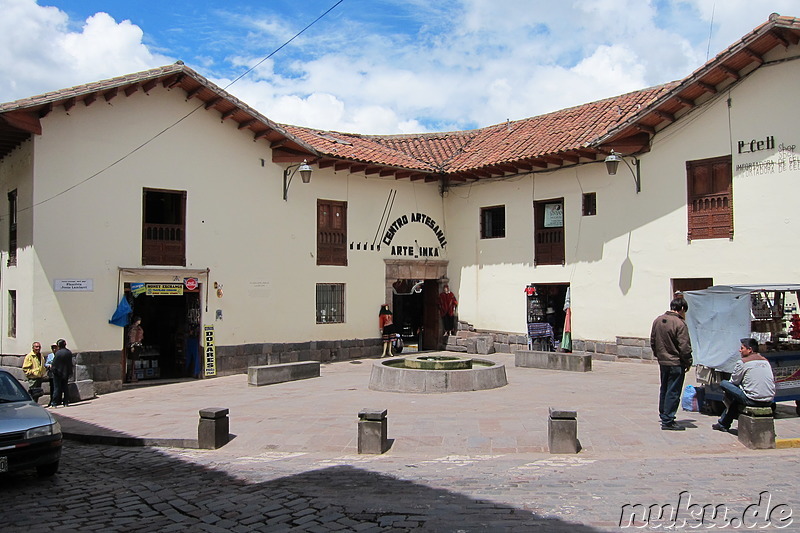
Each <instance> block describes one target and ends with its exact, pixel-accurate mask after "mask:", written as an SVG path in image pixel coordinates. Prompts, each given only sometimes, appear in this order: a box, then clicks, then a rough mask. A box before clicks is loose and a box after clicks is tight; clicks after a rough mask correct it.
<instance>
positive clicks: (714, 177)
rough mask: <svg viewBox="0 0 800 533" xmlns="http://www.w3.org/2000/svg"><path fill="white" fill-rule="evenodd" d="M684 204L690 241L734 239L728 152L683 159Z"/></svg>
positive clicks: (730, 171)
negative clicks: (689, 159) (684, 171)
mask: <svg viewBox="0 0 800 533" xmlns="http://www.w3.org/2000/svg"><path fill="white" fill-rule="evenodd" d="M698 189H700V190H698ZM686 207H687V217H688V219H687V233H686V239H687V240H688V241H689V242H691V241H693V240H697V239H733V162H732V158H731V156H730V155H726V156H721V157H712V158H709V159H699V160H695V161H687V162H686Z"/></svg>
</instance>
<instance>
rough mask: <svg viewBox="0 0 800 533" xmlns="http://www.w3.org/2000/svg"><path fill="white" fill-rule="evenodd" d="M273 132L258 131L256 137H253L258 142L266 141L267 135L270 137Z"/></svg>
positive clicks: (267, 130)
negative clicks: (260, 140)
mask: <svg viewBox="0 0 800 533" xmlns="http://www.w3.org/2000/svg"><path fill="white" fill-rule="evenodd" d="M271 131H272V130H271V129H270V128H267V129H265V130H261V131H257V132H256V133H255V135H253V140H254V141H257V140H259V139H266V138H267V135H269V132H271Z"/></svg>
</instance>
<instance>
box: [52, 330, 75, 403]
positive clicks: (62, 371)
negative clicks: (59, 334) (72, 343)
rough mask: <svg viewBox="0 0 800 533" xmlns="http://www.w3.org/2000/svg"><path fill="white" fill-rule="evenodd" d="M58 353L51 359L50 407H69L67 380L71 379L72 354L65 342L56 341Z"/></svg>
mask: <svg viewBox="0 0 800 533" xmlns="http://www.w3.org/2000/svg"><path fill="white" fill-rule="evenodd" d="M56 345H57V346H58V351H56V355H55V357H53V366H52V368H53V387H54V391H53V397H52V400H51V401H50V405H51V406H52V407H57V406H58V405H59V404H62V405H63V406H64V407H69V378H70V377H72V352H71V351H70V350H69V348H67V341H65V340H64V339H58V342H56Z"/></svg>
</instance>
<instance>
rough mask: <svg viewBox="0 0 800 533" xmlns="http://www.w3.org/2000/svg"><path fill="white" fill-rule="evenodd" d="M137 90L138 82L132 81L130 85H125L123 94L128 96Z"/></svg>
mask: <svg viewBox="0 0 800 533" xmlns="http://www.w3.org/2000/svg"><path fill="white" fill-rule="evenodd" d="M138 90H139V84H138V83H133V84H131V85H128V86H127V87H125V91H124V92H125V96H130V95H132V94H133V93H135V92H136V91H138Z"/></svg>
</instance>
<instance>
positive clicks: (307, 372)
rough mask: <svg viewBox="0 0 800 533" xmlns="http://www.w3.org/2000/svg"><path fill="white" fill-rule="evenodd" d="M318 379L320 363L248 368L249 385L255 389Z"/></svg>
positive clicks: (302, 362)
mask: <svg viewBox="0 0 800 533" xmlns="http://www.w3.org/2000/svg"><path fill="white" fill-rule="evenodd" d="M318 377H319V361H299V362H296V363H279V364H275V365H259V366H249V367H247V384H248V385H253V386H255V387H261V386H262V385H273V384H275V383H283V382H285V381H295V380H298V379H308V378H318Z"/></svg>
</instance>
